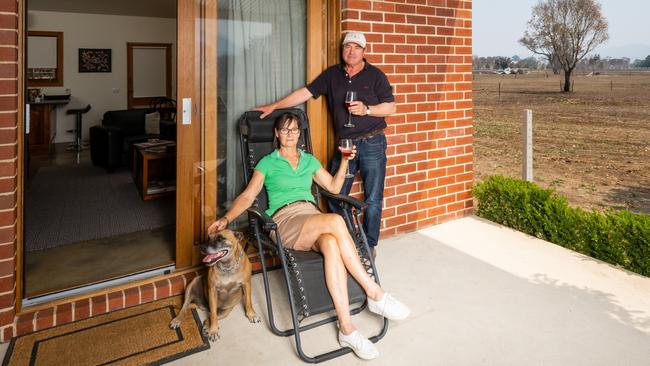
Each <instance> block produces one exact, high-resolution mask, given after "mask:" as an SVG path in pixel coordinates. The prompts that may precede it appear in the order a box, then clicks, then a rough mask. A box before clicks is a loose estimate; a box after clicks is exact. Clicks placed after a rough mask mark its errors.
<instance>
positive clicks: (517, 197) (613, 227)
mask: <svg viewBox="0 0 650 366" xmlns="http://www.w3.org/2000/svg"><path fill="white" fill-rule="evenodd" d="M474 196H475V197H476V198H477V199H478V208H477V215H478V216H480V217H483V218H486V219H488V220H490V221H494V222H496V223H499V224H502V225H505V226H509V227H511V228H513V229H516V230H519V231H522V232H524V233H527V234H529V235H533V236H536V237H538V238H540V239H544V240H547V241H550V242H552V243H555V244H558V245H561V246H563V247H565V248H568V249H571V250H575V251H577V252H580V253H583V254H586V255H588V256H591V257H594V258H597V259H600V260H603V261H605V262H609V263H612V264H617V265H620V266H622V267H623V268H626V269H628V270H630V271H633V272H636V273H639V274H642V275H644V276H649V277H650V217H649V216H647V215H641V214H635V213H632V212H630V211H626V210H623V211H609V210H608V211H603V212H599V211H592V212H587V211H584V210H582V209H579V208H572V207H569V205H568V204H567V201H566V199H565V198H564V197H561V196H559V195H557V194H556V193H555V192H554V191H553V190H552V189H542V188H540V187H538V186H537V185H535V184H533V183H530V182H526V181H523V180H519V179H514V178H507V177H503V176H498V175H497V176H492V177H490V178H488V179H486V180H484V181H483V182H481V183H479V184H477V185H476V186H475V187H474Z"/></svg>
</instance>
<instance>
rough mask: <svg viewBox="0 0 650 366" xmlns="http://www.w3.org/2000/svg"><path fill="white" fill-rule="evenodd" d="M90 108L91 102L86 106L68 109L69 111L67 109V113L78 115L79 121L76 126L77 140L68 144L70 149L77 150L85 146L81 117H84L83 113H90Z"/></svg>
mask: <svg viewBox="0 0 650 366" xmlns="http://www.w3.org/2000/svg"><path fill="white" fill-rule="evenodd" d="M89 110H90V104H88V105H87V106H86V108H78V109H68V110H67V111H65V114H76V115H77V123H76V127H75V141H74V142H73V143H71V144H70V145H68V150H75V151H81V150H83V148H84V146H83V144H82V143H81V118H82V114H84V113H88V111H89Z"/></svg>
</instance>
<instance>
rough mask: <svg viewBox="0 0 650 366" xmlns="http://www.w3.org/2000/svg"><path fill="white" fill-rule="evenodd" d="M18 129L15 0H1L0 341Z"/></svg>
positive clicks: (11, 289) (9, 309) (10, 275)
mask: <svg viewBox="0 0 650 366" xmlns="http://www.w3.org/2000/svg"><path fill="white" fill-rule="evenodd" d="M17 131H18V2H17V1H16V0H0V341H5V340H7V339H8V338H7V336H9V337H11V335H12V334H13V333H14V315H15V311H14V305H15V303H16V278H15V269H16V266H15V265H16V257H15V254H16V215H17V206H16V197H17V179H18V177H17V174H18V173H17V153H18V151H17V145H18V140H17V139H18V133H17Z"/></svg>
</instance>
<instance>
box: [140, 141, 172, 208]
mask: <svg viewBox="0 0 650 366" xmlns="http://www.w3.org/2000/svg"><path fill="white" fill-rule="evenodd" d="M131 174H132V175H133V180H134V181H135V184H136V186H137V187H138V191H139V192H140V196H141V197H142V200H144V201H149V200H153V199H156V198H160V197H164V196H168V195H172V194H175V193H176V152H175V151H173V152H167V151H163V152H158V151H149V150H147V149H138V148H135V149H133V169H132V171H131Z"/></svg>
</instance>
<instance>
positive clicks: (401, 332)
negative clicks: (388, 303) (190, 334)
mask: <svg viewBox="0 0 650 366" xmlns="http://www.w3.org/2000/svg"><path fill="white" fill-rule="evenodd" d="M377 266H378V271H379V274H380V279H381V281H382V285H383V287H384V288H385V289H387V290H388V291H389V292H391V293H393V294H394V295H395V297H397V298H398V299H400V300H402V301H403V302H405V303H407V304H408V305H409V306H410V307H411V309H412V314H411V316H410V317H409V318H408V319H407V320H405V321H401V322H391V323H390V325H389V329H388V333H387V335H386V336H385V337H384V338H383V339H382V340H380V341H379V342H378V344H377V347H378V348H379V351H380V356H379V358H377V359H376V360H374V361H371V362H372V364H374V365H527V366H528V365H572V366H573V365H589V366H595V365H608V366H609V365H650V278H646V277H643V276H640V275H636V274H634V273H630V272H627V271H625V270H621V269H618V268H616V267H614V266H612V265H609V264H606V263H603V262H600V261H597V260H594V259H592V258H589V257H586V256H583V255H581V254H578V253H575V252H572V251H569V250H566V249H564V248H562V247H559V246H556V245H554V244H551V243H548V242H545V241H542V240H538V239H535V238H532V237H530V236H527V235H525V234H522V233H519V232H517V231H514V230H511V229H508V228H505V227H503V226H499V225H496V224H493V223H491V222H488V221H485V220H482V219H480V218H477V217H467V218H463V219H460V220H455V221H452V222H448V223H445V224H441V225H437V226H434V227H431V228H427V229H424V230H420V231H417V232H413V233H409V234H404V235H400V236H396V237H392V238H389V239H385V240H382V241H381V242H380V245H379V247H378V256H377ZM273 273H274V274H273V276H272V285H274V286H275V287H274V288H276V289H277V290H276V291H275V293H276V294H277V296H274V299H276V300H275V301H276V302H275V303H274V305H275V306H277V307H278V309H277V310H276V317H280V319H279V320H278V322H279V323H280V324H281V326H282V325H285V326H286V325H288V324H289V323H290V322H289V317H288V316H287V315H282V314H286V313H287V312H285V311H282V309H286V307H287V305H286V301H285V300H283V295H284V293H283V291H285V290H284V288H283V287H282V285H281V284H280V282H279V281H278V278H279V275H280V272H279V271H274V272H273ZM253 281H254V282H253V289H254V292H253V302H254V306H255V309H256V310H257V312H258V314H259V315H260V316H262V319H263V322H262V323H261V324H250V323H249V322H248V321H247V320H246V318H245V317H244V315H243V309H241V308H239V307H238V308H237V309H236V310H235V311H233V312H232V313H231V314H230V316H229V317H228V318H226V319H224V320H223V321H222V322H221V330H220V334H221V339H220V340H218V341H217V342H215V343H213V344H212V345H211V349H210V350H208V351H205V352H201V353H198V354H194V355H191V356H188V357H185V358H183V359H180V360H177V361H174V362H172V363H170V365H255V366H258V365H273V366H278V365H299V364H302V361H301V360H300V359H299V358H298V356H297V355H296V352H295V347H294V339H293V337H288V338H282V337H277V336H275V335H273V334H272V333H271V332H270V330H269V329H268V326H267V324H268V319H267V312H266V304H265V301H264V290H263V284H262V278H261V275H256V276H254V280H253ZM354 319H355V322H356V324H357V326H358V328H359V329H360V330H361V331H362V332H363V333H365V334H367V335H369V334H374V332H377V330H378V329H379V328H380V321H379V318H378V317H376V316H374V315H372V314H368V313H367V312H364V313H363V314H359V315H357V316H355V318H354ZM335 337H336V328H335V326H334V325H326V326H323V327H320V328H317V329H315V330H311V331H308V332H306V333H305V335H304V336H303V346H304V348H305V351H306V352H307V353H308V354H310V355H314V354H316V353H317V352H322V351H327V350H331V349H333V348H335V347H337V342H336V341H335V339H336V338H335ZM5 349H6V344H5V345H3V347H2V349H1V351H2V353H4V350H5ZM366 363H367V361H363V360H360V359H358V358H356V357H355V356H354V355H353V354H348V355H345V356H343V357H340V358H337V359H334V360H331V361H328V362H325V363H324V364H331V365H361V364H366Z"/></svg>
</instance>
